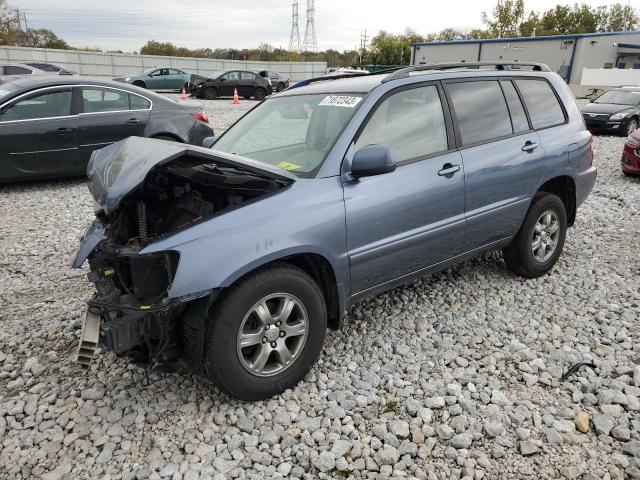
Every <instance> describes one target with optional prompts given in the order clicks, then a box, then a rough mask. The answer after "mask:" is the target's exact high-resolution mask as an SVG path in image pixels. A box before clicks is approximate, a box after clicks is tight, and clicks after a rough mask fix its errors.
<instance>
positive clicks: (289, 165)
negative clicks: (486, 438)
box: [278, 162, 300, 170]
mask: <svg viewBox="0 0 640 480" xmlns="http://www.w3.org/2000/svg"><path fill="white" fill-rule="evenodd" d="M278 166H279V167H280V168H284V169H285V170H300V165H296V164H295V163H289V162H280V163H279V164H278Z"/></svg>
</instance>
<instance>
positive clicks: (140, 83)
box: [133, 80, 147, 88]
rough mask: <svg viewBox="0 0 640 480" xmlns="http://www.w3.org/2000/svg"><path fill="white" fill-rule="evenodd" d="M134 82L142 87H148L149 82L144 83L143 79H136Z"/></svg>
mask: <svg viewBox="0 0 640 480" xmlns="http://www.w3.org/2000/svg"><path fill="white" fill-rule="evenodd" d="M133 84H134V85H135V86H136V87H140V88H147V84H146V83H144V82H143V81H142V80H136V81H135V82H133Z"/></svg>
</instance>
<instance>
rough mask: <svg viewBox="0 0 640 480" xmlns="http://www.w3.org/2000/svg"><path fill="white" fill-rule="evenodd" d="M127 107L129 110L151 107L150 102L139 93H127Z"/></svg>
mask: <svg viewBox="0 0 640 480" xmlns="http://www.w3.org/2000/svg"><path fill="white" fill-rule="evenodd" d="M129 108H130V109H131V110H148V109H150V108H151V102H150V101H149V100H147V99H146V98H144V97H141V96H140V95H134V94H133V93H130V94H129Z"/></svg>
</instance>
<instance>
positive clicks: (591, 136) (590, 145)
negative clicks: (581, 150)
mask: <svg viewBox="0 0 640 480" xmlns="http://www.w3.org/2000/svg"><path fill="white" fill-rule="evenodd" d="M592 165H593V135H591V133H589V166H592Z"/></svg>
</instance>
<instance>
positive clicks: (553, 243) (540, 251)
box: [531, 210, 560, 263]
mask: <svg viewBox="0 0 640 480" xmlns="http://www.w3.org/2000/svg"><path fill="white" fill-rule="evenodd" d="M559 235H560V221H559V220H558V216H557V215H556V213H555V212H554V211H553V210H547V211H545V212H543V213H542V215H540V216H539V217H538V220H537V221H536V223H535V225H534V227H533V234H532V238H531V252H532V253H533V258H534V259H535V260H536V261H537V262H540V263H544V262H546V261H547V260H549V259H550V258H551V257H552V256H553V254H554V252H555V251H556V247H557V245H558V237H559Z"/></svg>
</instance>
